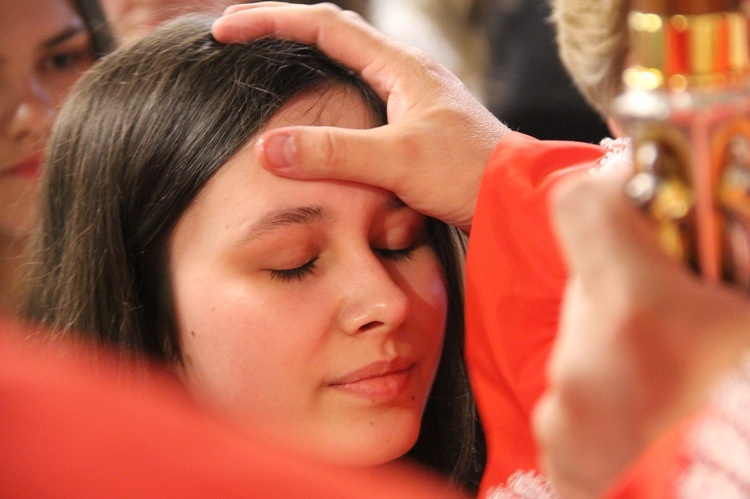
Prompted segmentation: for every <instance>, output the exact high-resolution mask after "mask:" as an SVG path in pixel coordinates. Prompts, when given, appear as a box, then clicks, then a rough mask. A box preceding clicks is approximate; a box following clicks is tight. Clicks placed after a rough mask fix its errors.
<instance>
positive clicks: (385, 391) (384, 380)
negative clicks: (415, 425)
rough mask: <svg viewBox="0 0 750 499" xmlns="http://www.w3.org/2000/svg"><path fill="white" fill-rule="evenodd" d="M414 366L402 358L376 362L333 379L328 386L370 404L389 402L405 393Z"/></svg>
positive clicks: (412, 362)
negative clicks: (365, 400) (363, 399)
mask: <svg viewBox="0 0 750 499" xmlns="http://www.w3.org/2000/svg"><path fill="white" fill-rule="evenodd" d="M415 364H416V363H415V362H414V361H413V360H409V359H404V358H397V359H392V360H381V361H376V362H373V363H371V364H368V365H366V366H364V367H362V368H359V369H356V370H354V371H352V372H350V373H348V374H346V375H344V376H342V377H340V378H337V379H335V380H334V381H332V382H330V383H328V386H330V387H331V388H334V389H336V390H340V391H343V392H346V393H349V394H351V395H354V396H357V397H361V398H365V399H367V400H370V401H372V402H378V403H382V402H389V401H392V400H395V399H397V398H398V397H400V396H401V395H402V394H403V393H404V392H405V391H406V389H407V388H408V386H409V383H410V381H411V374H412V371H413V368H414V366H415Z"/></svg>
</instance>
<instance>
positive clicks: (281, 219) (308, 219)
mask: <svg viewBox="0 0 750 499" xmlns="http://www.w3.org/2000/svg"><path fill="white" fill-rule="evenodd" d="M331 218H332V217H331V215H330V213H329V212H328V211H327V210H325V208H323V207H322V206H296V207H294V208H283V209H280V210H275V211H272V212H270V213H267V214H265V215H264V216H263V217H262V218H261V219H260V220H258V221H256V222H254V223H252V224H251V225H250V226H249V227H248V228H247V229H245V230H243V231H242V237H241V238H240V241H239V243H240V244H243V243H246V242H248V241H252V240H254V239H260V238H262V237H264V236H267V235H268V234H270V233H272V232H275V231H277V230H279V229H281V228H283V227H288V226H290V225H310V224H312V223H315V222H319V221H322V220H323V221H324V220H329V219H331Z"/></svg>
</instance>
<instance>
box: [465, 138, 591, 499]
mask: <svg viewBox="0 0 750 499" xmlns="http://www.w3.org/2000/svg"><path fill="white" fill-rule="evenodd" d="M603 155H604V150H603V149H602V148H601V147H599V146H596V145H592V144H583V143H575V142H558V141H539V140H536V139H534V138H531V137H528V136H526V135H523V134H520V133H516V132H511V133H509V134H507V135H506V136H505V137H503V138H502V140H501V141H500V143H499V144H498V146H497V147H496V149H495V151H494V152H493V155H492V157H491V158H490V161H489V164H488V166H487V169H486V172H485V175H484V178H483V180H482V185H481V188H480V192H479V199H478V202H477V207H476V211H475V216H474V221H473V224H472V228H471V235H470V237H469V249H468V257H467V278H466V284H467V288H466V302H467V303H466V325H467V330H466V348H467V352H466V354H467V362H468V368H469V375H470V378H471V382H472V387H473V389H474V393H475V396H476V400H477V405H478V408H479V414H480V417H481V419H482V423H483V425H484V428H485V432H486V437H487V445H488V461H487V468H486V471H485V476H484V478H483V480H482V485H481V488H480V496H482V495H483V494H484V493H485V492H486V491H487V489H488V488H489V487H492V486H496V485H502V484H504V483H505V481H506V479H507V478H508V477H509V476H510V475H511V474H512V473H513V472H515V471H517V470H535V469H537V468H538V465H537V450H536V446H535V444H534V440H533V437H532V434H531V426H530V414H531V411H532V409H533V407H534V404H535V403H536V401H537V399H538V398H539V396H540V395H541V393H542V391H543V390H544V387H545V371H546V363H547V358H548V356H549V353H550V350H551V347H552V344H553V340H554V337H555V334H556V331H557V324H558V313H559V309H560V301H561V297H562V293H563V289H564V286H565V281H566V277H567V276H566V271H565V267H564V264H563V261H562V257H561V255H560V252H559V249H558V247H557V244H556V242H555V237H554V234H553V231H552V227H551V224H550V220H549V217H548V207H547V195H548V193H549V189H550V186H551V185H552V184H553V183H554V181H555V179H557V178H560V177H562V176H564V175H567V174H580V173H581V172H584V171H588V169H590V168H592V167H593V166H595V164H594V162H596V161H597V160H598V159H600V158H601V157H602V156H603Z"/></svg>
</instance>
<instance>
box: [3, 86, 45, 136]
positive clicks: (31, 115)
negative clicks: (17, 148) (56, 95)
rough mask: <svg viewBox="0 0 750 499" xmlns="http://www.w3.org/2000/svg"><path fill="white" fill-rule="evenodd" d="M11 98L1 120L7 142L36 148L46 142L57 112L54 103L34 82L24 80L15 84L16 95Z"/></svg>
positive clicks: (42, 87)
mask: <svg viewBox="0 0 750 499" xmlns="http://www.w3.org/2000/svg"><path fill="white" fill-rule="evenodd" d="M12 94H15V95H14V96H12V97H11V99H12V100H11V105H10V108H9V111H8V114H7V116H6V119H5V120H3V121H4V122H5V123H4V128H5V131H6V133H7V135H8V138H9V139H11V140H13V141H16V142H25V143H28V144H29V145H30V146H38V145H40V144H42V143H43V142H44V141H45V140H47V136H48V135H49V133H50V130H51V129H52V124H53V122H54V120H55V117H56V114H57V111H56V109H55V103H54V100H53V98H52V96H51V95H50V93H49V92H48V91H47V89H46V88H45V87H44V85H43V84H42V83H41V82H40V81H39V80H38V79H36V78H33V77H27V78H24V79H23V81H22V82H20V83H19V85H18V89H17V92H13V93H12Z"/></svg>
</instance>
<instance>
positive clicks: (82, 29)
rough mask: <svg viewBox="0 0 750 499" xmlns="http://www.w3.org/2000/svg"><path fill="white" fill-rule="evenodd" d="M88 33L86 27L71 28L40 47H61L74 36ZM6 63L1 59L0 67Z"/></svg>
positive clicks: (46, 48) (49, 39)
mask: <svg viewBox="0 0 750 499" xmlns="http://www.w3.org/2000/svg"><path fill="white" fill-rule="evenodd" d="M85 31H86V27H85V26H70V27H68V28H65V29H64V30H62V31H61V32H59V33H58V34H56V35H55V36H53V37H51V38H48V39H47V40H45V41H43V42H42V44H41V45H40V46H39V47H40V48H41V49H43V50H49V49H51V48H53V47H55V46H56V45H59V44H61V43H63V42H66V41H68V40H70V39H71V38H73V37H74V36H76V35H78V34H79V33H83V32H85ZM5 63H6V60H5V59H4V58H3V57H0V65H3V64H5Z"/></svg>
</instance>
